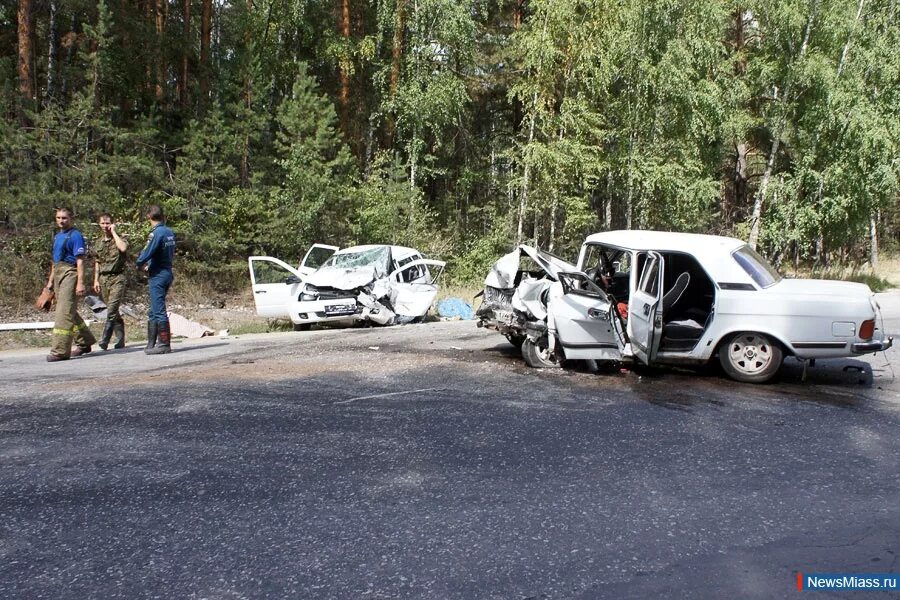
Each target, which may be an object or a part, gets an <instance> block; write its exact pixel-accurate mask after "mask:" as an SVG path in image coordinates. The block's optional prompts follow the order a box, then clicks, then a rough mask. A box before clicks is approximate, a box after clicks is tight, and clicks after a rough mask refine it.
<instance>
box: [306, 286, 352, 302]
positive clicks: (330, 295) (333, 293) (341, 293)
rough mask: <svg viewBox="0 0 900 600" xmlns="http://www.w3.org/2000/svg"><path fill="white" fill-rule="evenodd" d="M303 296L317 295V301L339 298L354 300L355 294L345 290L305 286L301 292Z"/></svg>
mask: <svg viewBox="0 0 900 600" xmlns="http://www.w3.org/2000/svg"><path fill="white" fill-rule="evenodd" d="M303 293H304V294H318V295H319V300H337V299H340V298H350V299H355V298H356V293H355V292H352V291H347V290H339V289H336V288H330V287H314V286H311V285H307V286H306V289H305V290H304V291H303Z"/></svg>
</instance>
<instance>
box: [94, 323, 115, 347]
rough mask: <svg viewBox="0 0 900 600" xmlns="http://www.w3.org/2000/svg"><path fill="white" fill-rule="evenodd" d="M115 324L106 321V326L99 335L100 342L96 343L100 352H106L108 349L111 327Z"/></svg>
mask: <svg viewBox="0 0 900 600" xmlns="http://www.w3.org/2000/svg"><path fill="white" fill-rule="evenodd" d="M114 325H115V323H114V322H113V321H109V320H107V321H106V324H105V325H104V326H103V333H102V334H101V335H100V341H99V342H97V345H98V346H100V349H101V350H106V349H107V348H109V338H111V337H112V333H113V326H114Z"/></svg>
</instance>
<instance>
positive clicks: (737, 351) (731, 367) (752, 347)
mask: <svg viewBox="0 0 900 600" xmlns="http://www.w3.org/2000/svg"><path fill="white" fill-rule="evenodd" d="M782 360H784V352H782V350H781V346H779V345H778V342H773V341H772V340H770V339H769V338H768V336H765V335H763V334H761V333H754V332H752V331H743V332H741V333H735V334H734V335H732V336H731V337H730V338H728V340H727V341H726V342H725V343H724V344H722V346H721V347H720V348H719V361H720V362H721V363H722V368H723V369H725V372H726V373H728V376H729V377H731V378H732V379H734V380H736V381H743V382H747V383H763V382H765V381H768V380H770V379H772V377H774V376H775V373H777V372H778V369H779V368H780V367H781V362H782Z"/></svg>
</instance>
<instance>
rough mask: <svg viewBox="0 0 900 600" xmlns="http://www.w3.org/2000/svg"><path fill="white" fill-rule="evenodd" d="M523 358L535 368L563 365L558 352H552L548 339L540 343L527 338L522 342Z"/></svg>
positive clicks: (554, 367)
mask: <svg viewBox="0 0 900 600" xmlns="http://www.w3.org/2000/svg"><path fill="white" fill-rule="evenodd" d="M522 358H524V359H525V364H527V365H528V366H529V367H532V368H534V369H558V368H560V367H561V366H562V363H561V362H560V360H559V359H558V358H557V356H556V354H555V353H553V352H550V349H549V348H548V347H547V345H546V340H542V343H541V344H540V345H538V344H535V343H534V342H532V341H531V340H530V339H528V338H526V339H525V340H524V341H523V342H522Z"/></svg>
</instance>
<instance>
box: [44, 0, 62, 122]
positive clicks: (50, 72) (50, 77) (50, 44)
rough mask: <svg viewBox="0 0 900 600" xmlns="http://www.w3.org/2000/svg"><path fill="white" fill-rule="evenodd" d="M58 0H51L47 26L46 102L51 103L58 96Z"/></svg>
mask: <svg viewBox="0 0 900 600" xmlns="http://www.w3.org/2000/svg"><path fill="white" fill-rule="evenodd" d="M58 8H59V5H58V0H50V23H49V25H48V26H47V91H46V94H45V95H44V102H45V103H46V104H47V105H49V104H51V103H52V102H53V99H54V97H55V96H56V54H57V51H58V49H57V48H58V46H59V29H58V27H57V24H56V15H57V13H58V12H59V10H58Z"/></svg>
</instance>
